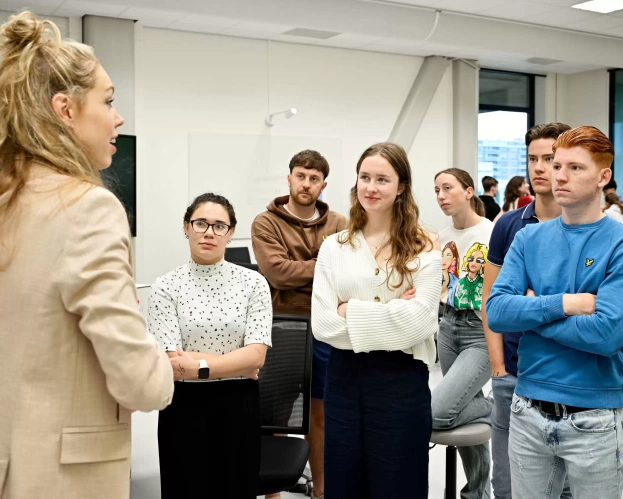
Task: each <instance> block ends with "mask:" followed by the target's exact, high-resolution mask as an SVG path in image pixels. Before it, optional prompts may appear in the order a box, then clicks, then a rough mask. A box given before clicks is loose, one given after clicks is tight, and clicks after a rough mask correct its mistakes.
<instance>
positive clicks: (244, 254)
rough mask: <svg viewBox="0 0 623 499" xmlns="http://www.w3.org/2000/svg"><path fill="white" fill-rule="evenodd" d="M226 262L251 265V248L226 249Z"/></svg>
mask: <svg viewBox="0 0 623 499" xmlns="http://www.w3.org/2000/svg"><path fill="white" fill-rule="evenodd" d="M225 260H226V261H228V262H231V263H251V254H250V253H249V248H246V247H242V248H229V247H228V248H225Z"/></svg>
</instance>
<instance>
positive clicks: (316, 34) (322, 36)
mask: <svg viewBox="0 0 623 499" xmlns="http://www.w3.org/2000/svg"><path fill="white" fill-rule="evenodd" d="M281 34H282V35H288V36H302V37H304V38H317V39H318V40H326V39H328V38H333V37H334V36H337V35H341V33H338V32H337V31H322V30H319V29H308V28H294V29H291V30H290V31H286V32H285V33H281Z"/></svg>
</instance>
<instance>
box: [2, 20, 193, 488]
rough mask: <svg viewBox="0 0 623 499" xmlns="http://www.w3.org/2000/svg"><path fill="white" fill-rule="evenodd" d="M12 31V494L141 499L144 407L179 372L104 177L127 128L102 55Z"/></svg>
mask: <svg viewBox="0 0 623 499" xmlns="http://www.w3.org/2000/svg"><path fill="white" fill-rule="evenodd" d="M1 31H2V44H1V45H0V60H2V63H1V64H0V341H1V342H2V348H3V352H4V355H3V359H2V370H1V371H0V396H1V397H2V400H3V401H4V403H3V404H2V407H1V408H0V497H3V498H9V497H10V498H19V499H41V498H43V497H50V498H52V497H55V498H67V499H69V498H80V499H108V498H113V497H114V498H115V499H129V497H130V462H131V440H132V439H131V429H130V426H131V410H132V409H137V410H141V411H153V410H157V409H164V408H165V407H166V406H167V405H168V404H169V403H170V401H171V397H172V396H173V371H172V369H171V362H170V360H169V359H168V357H167V356H166V355H165V354H164V352H161V351H160V349H159V348H158V345H157V343H156V342H155V341H154V339H153V338H151V337H150V336H149V334H147V327H146V325H145V321H144V319H143V317H142V315H141V313H140V312H139V309H138V304H137V294H136V287H135V285H134V278H133V275H132V264H131V249H132V238H131V236H130V228H129V225H128V220H127V216H126V213H125V211H124V210H123V207H122V206H121V203H119V201H118V200H117V198H116V197H115V196H114V195H113V194H112V193H111V192H110V191H108V190H107V189H105V188H104V187H103V186H102V180H101V177H100V170H104V169H106V168H108V167H109V166H110V164H111V162H112V156H113V154H114V153H115V147H114V142H115V138H116V137H117V135H118V133H119V132H118V129H119V127H120V126H122V125H123V122H124V121H123V118H122V117H121V116H120V115H119V113H118V112H117V111H116V110H115V108H114V107H113V105H112V103H113V100H114V87H113V84H112V82H111V80H110V77H109V76H108V74H107V73H106V71H105V70H104V68H103V67H102V66H101V65H100V63H99V62H98V60H97V58H96V57H95V55H94V53H93V50H92V49H91V47H88V46H86V45H83V44H81V43H76V42H72V41H63V40H62V39H61V34H60V32H59V30H58V28H57V27H56V25H54V24H53V23H52V22H50V21H39V20H38V19H37V18H36V17H35V16H34V15H33V14H31V13H30V12H22V13H21V14H19V15H17V16H13V17H11V18H10V19H9V20H8V22H7V23H6V24H4V25H3V26H2V28H1ZM49 35H51V36H49ZM180 360H182V362H180V365H182V366H184V365H186V364H187V362H186V363H185V361H188V359H187V358H182V359H180Z"/></svg>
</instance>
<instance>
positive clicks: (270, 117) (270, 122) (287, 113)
mask: <svg viewBox="0 0 623 499" xmlns="http://www.w3.org/2000/svg"><path fill="white" fill-rule="evenodd" d="M296 112H297V111H296V108H294V107H292V108H290V109H286V110H285V111H279V112H278V113H273V114H269V115H268V116H266V120H265V123H266V125H268V126H273V125H274V123H273V118H274V117H275V116H277V115H278V114H285V116H286V119H288V120H289V119H290V118H292V116H294V115H295V114H296Z"/></svg>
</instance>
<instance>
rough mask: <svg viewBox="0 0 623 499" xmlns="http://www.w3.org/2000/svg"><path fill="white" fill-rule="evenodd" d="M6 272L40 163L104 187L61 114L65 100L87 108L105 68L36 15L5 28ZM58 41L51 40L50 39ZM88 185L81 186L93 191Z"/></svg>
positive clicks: (2, 209) (1, 129)
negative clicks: (59, 101)
mask: <svg viewBox="0 0 623 499" xmlns="http://www.w3.org/2000/svg"><path fill="white" fill-rule="evenodd" d="M0 35H1V37H2V40H1V42H2V43H1V44H0V55H2V56H3V60H2V64H0V199H2V202H1V203H0V253H1V254H2V255H3V258H1V259H0V270H2V269H3V268H6V266H7V265H8V263H9V262H10V258H8V259H7V255H8V254H10V253H12V252H11V251H10V241H11V240H12V239H13V236H14V235H15V230H16V225H17V220H18V213H17V212H18V208H17V200H18V198H19V196H20V194H21V192H22V191H23V189H24V187H25V186H26V183H27V182H28V178H29V173H30V169H31V165H32V163H33V162H35V161H36V162H41V163H44V164H47V165H48V166H50V167H51V168H52V169H54V170H56V171H57V172H58V173H61V174H64V175H67V176H68V178H70V179H71V178H73V179H76V180H81V181H84V182H86V185H87V186H93V185H99V186H101V185H102V180H101V176H100V173H99V171H98V170H97V169H96V168H95V167H94V166H93V165H92V164H91V162H90V161H89V159H88V157H87V155H86V153H85V151H84V149H83V148H82V147H81V146H80V144H79V143H78V140H77V138H76V137H75V135H74V134H73V133H72V131H71V130H69V129H68V128H67V127H66V126H65V125H64V124H63V122H62V121H61V119H60V118H59V117H58V115H57V114H56V113H55V112H54V110H53V108H52V98H53V97H54V96H55V95H56V94H59V93H62V94H65V95H67V96H69V97H71V98H73V99H75V100H76V102H77V103H78V105H80V104H81V103H82V102H83V99H84V96H85V95H86V93H87V92H88V91H89V90H90V89H92V88H93V87H94V85H95V80H96V69H97V67H98V65H99V62H98V60H97V59H96V58H95V55H94V53H93V49H92V48H91V47H88V46H87V45H83V44H81V43H77V42H74V41H71V40H62V39H61V34H60V31H59V29H58V28H57V27H56V25H55V24H54V23H52V22H50V21H39V20H38V19H37V18H36V17H35V16H34V14H32V13H31V12H22V13H21V14H18V15H16V16H12V17H11V18H10V19H9V20H8V22H7V23H5V24H4V25H2V27H1V28H0ZM50 35H51V36H50ZM84 182H80V184H82V185H85V184H84Z"/></svg>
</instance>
